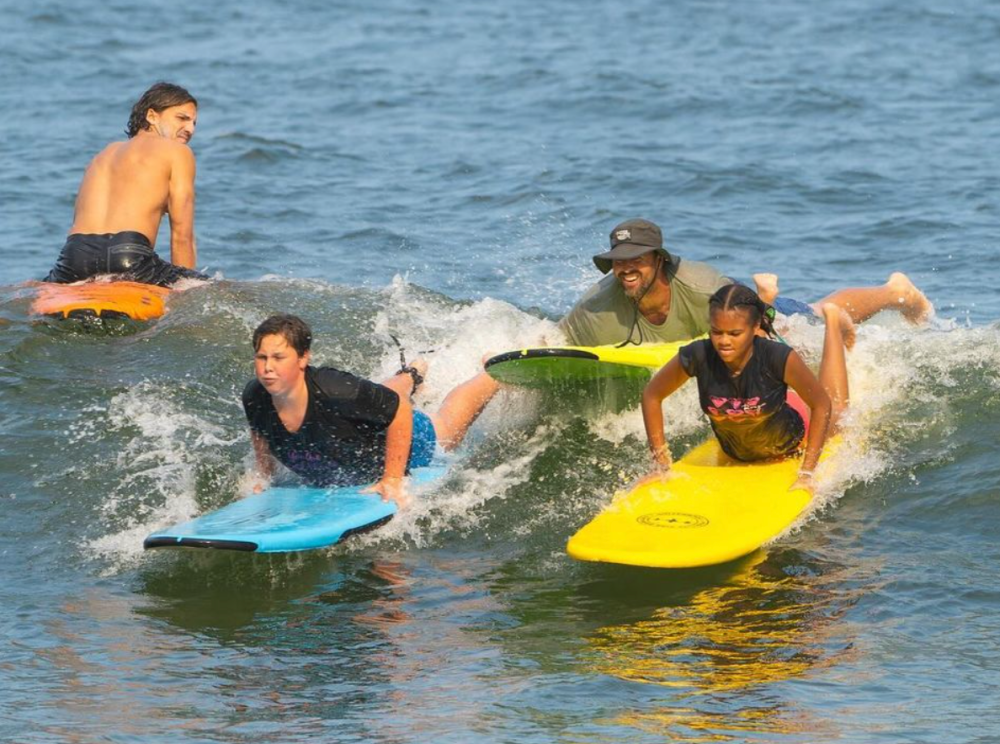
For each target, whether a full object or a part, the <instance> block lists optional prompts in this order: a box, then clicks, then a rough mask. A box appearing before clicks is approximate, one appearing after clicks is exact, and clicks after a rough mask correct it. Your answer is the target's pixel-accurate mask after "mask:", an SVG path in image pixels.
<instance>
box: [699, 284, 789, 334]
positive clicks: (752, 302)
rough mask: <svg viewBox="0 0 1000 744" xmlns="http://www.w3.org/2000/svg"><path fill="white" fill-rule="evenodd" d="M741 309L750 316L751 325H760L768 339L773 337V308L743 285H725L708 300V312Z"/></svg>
mask: <svg viewBox="0 0 1000 744" xmlns="http://www.w3.org/2000/svg"><path fill="white" fill-rule="evenodd" d="M737 307H739V308H743V309H745V310H746V311H747V313H749V315H750V323H751V325H755V324H757V323H760V327H761V328H763V329H764V333H766V334H767V335H768V338H774V337H775V335H776V334H775V331H774V308H773V307H771V306H770V305H768V304H767V303H766V302H764V300H762V299H761V298H760V297H759V296H758V295H757V293H756V292H754V291H753V290H752V289H750V287H748V286H746V285H745V284H727V285H726V286H724V287H721V288H720V289H719V290H718V291H717V292H716V293H715V294H714V295H712V296H711V297H710V298H709V300H708V311H709V312H710V313H712V312H715V311H716V310H733V309H735V308H737Z"/></svg>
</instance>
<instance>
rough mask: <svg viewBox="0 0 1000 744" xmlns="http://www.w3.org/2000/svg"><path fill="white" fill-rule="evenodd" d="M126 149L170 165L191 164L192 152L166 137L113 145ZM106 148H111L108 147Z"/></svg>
mask: <svg viewBox="0 0 1000 744" xmlns="http://www.w3.org/2000/svg"><path fill="white" fill-rule="evenodd" d="M115 144H118V145H123V146H125V147H127V148H128V149H129V150H131V151H132V152H135V153H136V154H141V155H142V156H143V157H149V158H156V159H158V160H163V161H165V162H171V163H193V162H194V152H193V151H192V150H191V148H190V147H188V146H187V145H186V144H184V143H183V142H177V141H176V140H170V139H167V138H166V137H142V136H139V137H135V138H133V139H130V140H128V141H127V142H119V143H115ZM108 147H111V145H109V146H108Z"/></svg>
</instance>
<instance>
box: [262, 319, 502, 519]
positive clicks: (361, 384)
mask: <svg viewBox="0 0 1000 744" xmlns="http://www.w3.org/2000/svg"><path fill="white" fill-rule="evenodd" d="M311 344H312V331H311V330H310V329H309V326H308V325H306V324H305V322H304V321H302V320H301V319H300V318H297V317H295V316H294V315H274V316H272V317H270V318H268V319H267V320H265V321H264V322H263V323H261V324H260V326H259V327H258V328H257V330H256V331H254V334H253V347H254V368H255V372H256V378H255V379H253V380H251V381H250V382H249V383H248V384H247V386H246V388H245V389H244V391H243V409H244V411H245V412H246V415H247V420H248V421H249V423H250V431H251V438H252V440H253V446H254V453H255V455H256V460H257V467H258V470H259V471H260V473H261V474H262V475H263V476H265V477H266V478H270V476H271V475H272V474H273V472H274V463H273V459H272V458H276V459H278V460H280V461H281V462H282V463H283V464H284V465H285V466H286V467H288V468H289V469H290V470H292V471H293V472H295V473H297V474H298V475H300V476H301V477H302V478H303V479H304V480H305V481H306V482H307V483H309V484H311V485H319V486H348V485H362V484H365V483H372V484H374V485H372V486H371V489H370V490H372V491H376V492H378V493H380V494H381V495H382V498H383V499H385V500H389V499H392V500H394V501H396V502H397V503H398V504H399V505H400V506H404V505H405V504H406V502H407V500H408V497H407V494H406V488H405V476H406V474H407V473H408V472H409V470H410V469H411V468H415V467H421V466H423V465H427V464H429V463H430V461H431V457H432V456H433V454H434V448H435V446H436V444H437V443H438V442H440V443H441V445H442V446H443V447H444V448H445V449H454V448H455V447H457V446H458V445H459V444H460V443H461V441H462V439H463V438H464V437H465V434H466V432H467V431H468V429H469V427H470V426H471V425H472V423H473V421H475V419H476V417H477V416H478V415H479V414H480V413H481V412H482V410H483V408H484V407H485V406H486V404H487V403H488V402H489V399H490V397H491V396H492V394H493V392H494V388H495V385H494V383H493V382H492V380H491V379H490V378H489V377H488V376H487V375H486V373H485V372H483V373H480V374H479V375H477V376H476V377H473V378H472V379H471V380H468V381H467V382H465V383H463V384H462V385H459V386H458V387H457V388H455V389H454V390H452V391H451V393H449V394H448V396H447V397H446V398H445V400H444V403H443V404H442V405H441V410H440V411H439V412H438V413H437V414H436V415H435V416H434V417H433V418H432V417H430V416H428V415H427V414H425V413H423V412H421V411H416V410H414V409H413V407H412V405H411V404H410V395H411V394H412V392H413V390H414V388H415V387H416V386H417V385H418V384H419V383H420V382H421V381H422V380H423V372H424V371H426V367H427V365H426V363H424V362H421V361H417V362H415V363H414V366H411V367H406V368H404V369H403V370H401V371H400V372H399V373H398V374H397V375H396V376H394V377H393V378H392V379H390V380H388V381H387V382H386V383H384V384H382V385H379V384H377V383H374V382H371V381H369V380H365V379H363V378H361V377H357V376H355V375H352V374H350V373H349V372H342V371H340V370H338V369H334V368H333V367H320V368H315V367H311V366H309V359H310V346H311Z"/></svg>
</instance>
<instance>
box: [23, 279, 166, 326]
mask: <svg viewBox="0 0 1000 744" xmlns="http://www.w3.org/2000/svg"><path fill="white" fill-rule="evenodd" d="M169 294H170V290H169V289H165V288H163V287H157V286H154V285H152V284H139V283H137V282H84V283H81V284H50V283H47V282H46V283H43V284H41V285H40V286H39V287H38V296H37V297H36V298H35V301H34V302H33V303H32V305H31V312H32V313H35V314H36V315H51V316H54V317H57V318H122V317H125V318H132V319H133V320H153V319H155V318H159V317H160V316H161V315H163V313H165V312H166V299H167V295H169Z"/></svg>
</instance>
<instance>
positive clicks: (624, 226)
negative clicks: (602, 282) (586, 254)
mask: <svg viewBox="0 0 1000 744" xmlns="http://www.w3.org/2000/svg"><path fill="white" fill-rule="evenodd" d="M650 251H656V252H657V253H660V254H662V255H663V258H664V259H666V261H667V262H668V263H669V261H670V254H669V253H667V251H666V250H665V249H664V248H663V233H661V232H660V228H659V226H657V225H656V224H655V223H653V222H650V221H649V220H626V221H625V222H623V223H621V224H620V225H618V226H616V227H615V229H614V230H612V231H611V250H610V251H607V252H605V253H599V254H597V255H596V256H594V264H595V265H596V266H597V268H598V269H600V270H601V273H602V274H607V273H608V272H609V271H611V262H612V261H620V260H627V259H629V258H636V257H637V256H641V255H642V254H643V253H649V252H650Z"/></svg>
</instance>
